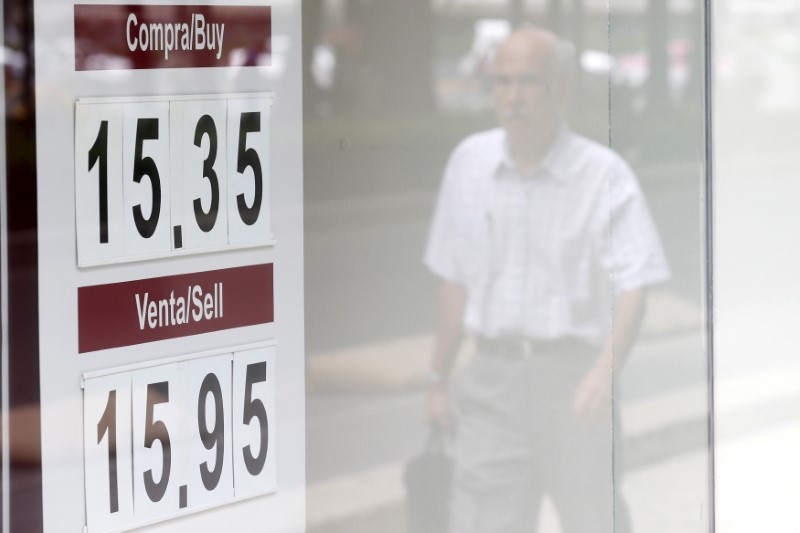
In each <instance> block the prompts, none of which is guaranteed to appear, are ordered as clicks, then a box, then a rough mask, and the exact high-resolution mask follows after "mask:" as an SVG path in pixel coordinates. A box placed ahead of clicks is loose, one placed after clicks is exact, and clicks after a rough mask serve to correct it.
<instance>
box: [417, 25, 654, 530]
mask: <svg viewBox="0 0 800 533" xmlns="http://www.w3.org/2000/svg"><path fill="white" fill-rule="evenodd" d="M574 55H575V54H574V49H573V47H572V45H570V44H569V43H566V42H564V41H562V40H560V39H559V38H558V37H556V36H555V35H553V34H552V33H549V32H546V31H543V30H538V29H533V28H528V29H522V30H519V31H516V32H514V33H512V34H511V35H510V37H509V38H508V39H507V40H506V41H505V42H504V43H503V44H502V45H501V46H500V47H499V49H498V51H497V53H496V56H495V60H494V65H493V77H494V101H495V107H496V113H497V120H498V122H499V125H500V127H499V128H497V129H494V130H490V131H487V132H482V133H478V134H475V135H472V136H470V137H469V138H467V139H466V140H464V141H463V142H462V143H461V144H460V145H459V146H458V147H457V148H456V149H455V151H454V152H453V154H452V155H451V157H450V160H449V162H448V165H447V168H446V171H445V175H444V179H443V184H442V188H441V191H440V195H439V200H438V203H437V207H436V212H435V216H434V220H433V224H432V227H431V230H430V235H429V240H428V245H427V249H426V252H425V263H426V265H427V266H428V268H430V270H431V271H432V272H433V273H434V274H435V275H436V276H437V277H438V278H440V280H441V284H440V289H439V296H438V300H439V303H438V319H437V329H436V341H435V346H434V353H433V357H432V362H431V372H430V386H429V392H428V417H429V420H430V422H431V423H432V424H434V425H438V426H443V427H445V428H447V429H452V430H454V432H455V435H456V439H455V476H454V485H453V493H452V498H451V499H452V502H451V509H450V511H449V531H450V532H451V533H517V532H520V533H521V532H527V533H532V532H534V531H535V524H536V523H537V520H538V510H539V505H540V502H541V499H542V497H543V496H544V495H549V496H551V498H552V499H553V501H554V503H555V506H556V508H557V511H558V514H559V519H560V522H561V525H562V528H563V532H564V533H611V532H613V531H615V523H616V531H618V532H619V531H622V530H623V529H622V528H623V527H626V526H624V524H625V523H626V522H627V519H626V517H625V516H624V514H625V513H624V511H623V510H622V506H620V505H616V504H615V499H614V485H613V482H614V459H613V458H614V447H613V439H614V424H613V417H612V401H611V400H612V383H613V372H614V371H615V370H616V369H618V368H619V367H620V365H621V364H622V361H623V360H624V358H625V356H626V355H627V353H628V351H629V349H630V347H631V344H632V343H633V341H634V338H635V335H636V332H637V330H638V327H639V324H640V320H641V316H642V312H643V308H644V302H645V292H646V288H647V287H648V286H650V285H653V284H655V283H659V282H662V281H665V280H666V279H667V278H668V277H669V270H668V267H667V263H666V260H665V257H664V253H663V250H662V247H661V244H660V241H659V238H658V235H657V232H656V229H655V226H654V224H653V221H652V218H651V216H650V214H649V212H648V209H647V206H646V203H645V200H644V198H643V196H642V193H641V191H640V188H639V185H638V183H637V181H636V178H635V177H634V175H633V173H632V172H631V170H630V169H629V167H628V166H627V165H626V164H625V162H624V161H623V160H622V159H621V158H620V157H619V156H618V155H617V154H616V153H614V152H613V151H611V150H609V149H608V148H607V147H605V146H602V145H600V144H597V143H595V142H593V141H590V140H588V139H585V138H583V137H580V136H578V135H576V134H575V133H573V132H572V131H570V129H569V128H568V127H567V125H566V124H565V110H566V107H567V102H568V100H569V96H570V92H571V86H572V79H573V76H574V70H575V58H574ZM464 333H466V334H467V335H469V336H471V337H473V338H474V339H475V341H476V342H475V345H476V347H477V353H476V355H475V357H473V358H472V359H471V360H470V362H469V363H468V365H467V367H466V369H465V370H464V372H463V373H462V375H460V376H459V379H458V380H457V383H455V384H453V386H452V387H451V386H450V385H451V384H450V379H449V378H450V374H451V369H452V367H453V363H454V359H455V355H456V353H457V352H458V350H459V346H460V343H461V340H462V337H463V335H464ZM452 391H455V393H454V396H455V398H454V400H452V401H451V393H452Z"/></svg>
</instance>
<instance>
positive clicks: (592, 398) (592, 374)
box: [572, 358, 612, 422]
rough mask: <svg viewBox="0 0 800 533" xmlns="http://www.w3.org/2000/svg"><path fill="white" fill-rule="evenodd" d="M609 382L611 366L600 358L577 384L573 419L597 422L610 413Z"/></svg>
mask: <svg viewBox="0 0 800 533" xmlns="http://www.w3.org/2000/svg"><path fill="white" fill-rule="evenodd" d="M611 381H612V380H611V364H609V363H606V362H605V358H600V360H599V361H598V362H597V363H596V364H595V365H594V366H592V368H591V370H589V372H588V373H587V374H586V375H585V376H584V377H583V379H581V381H580V383H578V388H577V389H576V391H575V401H574V402H573V405H572V412H573V414H574V415H575V418H577V419H578V420H583V421H585V422H599V421H601V420H602V419H603V417H604V416H608V415H609V414H610V413H611V401H612V398H611Z"/></svg>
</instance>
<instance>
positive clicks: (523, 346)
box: [476, 337, 590, 359]
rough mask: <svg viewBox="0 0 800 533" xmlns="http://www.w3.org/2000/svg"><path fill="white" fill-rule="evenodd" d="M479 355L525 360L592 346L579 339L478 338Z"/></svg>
mask: <svg viewBox="0 0 800 533" xmlns="http://www.w3.org/2000/svg"><path fill="white" fill-rule="evenodd" d="M476 340H477V345H478V353H479V354H481V355H486V356H489V357H499V358H502V359H525V358H528V357H534V356H537V355H549V354H554V353H569V352H575V351H580V352H584V351H586V350H587V349H590V345H589V344H587V343H586V342H585V341H583V340H581V339H579V338H577V337H559V338H555V339H532V338H527V337H494V338H490V337H478V338H477V339H476Z"/></svg>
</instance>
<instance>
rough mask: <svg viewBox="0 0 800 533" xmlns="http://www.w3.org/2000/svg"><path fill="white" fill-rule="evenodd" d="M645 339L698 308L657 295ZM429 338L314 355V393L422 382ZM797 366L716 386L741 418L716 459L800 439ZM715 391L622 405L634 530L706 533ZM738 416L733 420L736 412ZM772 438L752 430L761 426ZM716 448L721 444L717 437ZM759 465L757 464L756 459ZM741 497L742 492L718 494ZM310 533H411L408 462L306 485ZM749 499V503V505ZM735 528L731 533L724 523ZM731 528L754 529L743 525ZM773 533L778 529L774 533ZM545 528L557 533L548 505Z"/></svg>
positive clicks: (688, 325)
mask: <svg viewBox="0 0 800 533" xmlns="http://www.w3.org/2000/svg"><path fill="white" fill-rule="evenodd" d="M650 309H657V310H658V313H651V314H650V315H649V316H648V317H647V318H646V322H645V326H644V330H643V334H642V339H641V341H640V344H641V345H642V347H641V350H642V351H647V350H648V349H651V348H654V347H656V346H658V345H663V344H664V343H666V342H674V341H672V340H671V339H674V338H675V337H680V336H681V335H682V334H684V335H686V334H689V333H687V332H692V331H693V332H694V333H695V334H696V330H697V328H698V324H700V323H701V322H700V320H701V315H700V312H699V310H696V309H693V308H692V306H691V305H690V304H688V303H687V302H684V301H681V300H679V299H677V298H675V297H673V296H672V295H670V294H666V293H654V294H653V295H652V297H651V305H650ZM430 342H431V339H430V338H427V337H419V338H410V339H402V340H399V341H395V342H389V343H383V344H380V345H372V346H367V347H363V348H360V349H356V350H342V351H340V352H336V353H329V354H325V355H320V356H317V357H313V358H311V359H310V360H309V361H308V366H307V377H308V379H307V381H308V390H309V393H310V394H314V392H319V391H336V390H340V391H354V390H356V391H369V392H374V393H377V392H394V393H397V392H401V391H408V390H412V389H414V388H419V387H421V383H422V376H423V375H424V372H425V370H426V368H427V364H428V353H429V352H430ZM466 350H467V351H468V350H469V347H467V348H466ZM797 383H800V366H798V368H797V369H796V370H791V369H790V370H787V369H780V370H776V371H773V372H771V373H764V374H758V375H743V376H741V377H740V378H738V379H736V380H734V381H729V382H728V383H723V384H719V385H718V387H719V388H720V390H721V391H722V392H724V395H722V396H721V397H724V398H727V399H729V400H728V404H726V405H717V406H716V409H717V413H718V414H722V415H724V416H725V419H726V420H731V419H735V420H737V424H735V425H733V426H730V427H725V428H724V432H725V435H724V436H725V441H724V444H722V445H718V448H717V453H718V456H720V457H722V458H725V460H744V461H746V460H750V461H756V459H758V458H755V457H748V453H749V454H751V455H752V453H755V452H754V451H753V450H755V449H757V447H753V446H748V441H749V439H753V438H756V439H759V438H781V439H785V438H787V437H786V436H787V435H789V436H793V440H791V442H796V443H798V445H800V425H798V424H795V423H794V420H796V419H797V418H798V416H800V392H798V386H797ZM708 406H709V395H708V387H707V385H706V384H705V383H696V384H692V385H689V386H686V387H683V388H679V389H671V390H665V391H662V392H659V393H658V394H654V395H649V396H644V397H640V398H638V399H635V400H634V401H630V402H627V403H624V404H623V405H622V406H621V416H622V419H623V424H624V427H625V433H624V441H625V451H626V454H625V462H626V475H625V477H624V479H623V480H622V481H621V491H622V494H623V495H624V497H625V500H626V502H627V503H628V505H629V508H630V511H631V516H632V521H633V527H634V533H706V532H707V530H708V528H707V522H708V514H709V511H708V505H709V501H710V497H709V495H710V488H709V487H710V482H709V479H708V473H709V472H710V463H709V461H710V458H709V453H708V430H709V410H708V409H709V408H708ZM731 414H735V416H731ZM765 429H766V430H767V433H766V434H763V433H762V434H759V435H757V436H755V437H754V436H753V435H754V433H755V432H756V431H759V430H765ZM718 444H719V443H718ZM755 464H758V462H756V463H755ZM721 494H722V495H723V496H724V497H727V498H728V499H730V500H733V501H735V500H736V498H738V497H741V495H736V494H733V495H731V494H725V493H724V492H723V493H721ZM307 500H308V531H309V532H310V533H373V532H378V531H379V532H381V533H405V519H404V512H405V508H404V506H405V488H404V484H403V464H402V463H397V464H390V465H386V466H382V467H380V468H377V469H373V470H370V471H367V472H360V473H356V474H352V475H347V476H343V477H339V478H334V479H329V480H325V481H323V482H319V483H315V484H312V485H310V486H309V487H308V492H307ZM743 503H744V502H743ZM725 531H729V529H725ZM730 531H736V532H738V531H742V532H744V531H752V528H751V529H745V528H739V529H730ZM776 531H777V530H776ZM539 533H560V529H559V527H558V521H557V517H556V515H555V512H554V511H553V509H552V506H551V505H549V503H548V502H547V501H545V504H544V509H543V513H542V521H541V524H540V529H539Z"/></svg>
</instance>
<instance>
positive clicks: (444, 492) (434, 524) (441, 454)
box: [405, 429, 453, 533]
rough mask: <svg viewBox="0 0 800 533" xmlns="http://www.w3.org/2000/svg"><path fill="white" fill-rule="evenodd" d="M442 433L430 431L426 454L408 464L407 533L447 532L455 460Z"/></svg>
mask: <svg viewBox="0 0 800 533" xmlns="http://www.w3.org/2000/svg"><path fill="white" fill-rule="evenodd" d="M445 440H446V437H445V435H444V433H443V431H442V430H440V429H433V430H431V433H430V436H429V437H428V442H427V444H426V445H425V449H424V450H423V452H422V453H421V454H420V455H418V456H417V457H414V458H413V459H411V460H410V461H409V462H408V463H407V464H406V470H405V484H406V518H407V528H408V529H407V531H408V533H445V531H446V529H447V515H448V512H449V507H450V489H451V483H452V481H453V459H452V457H450V455H449V454H448V453H447V450H446V446H445Z"/></svg>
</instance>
